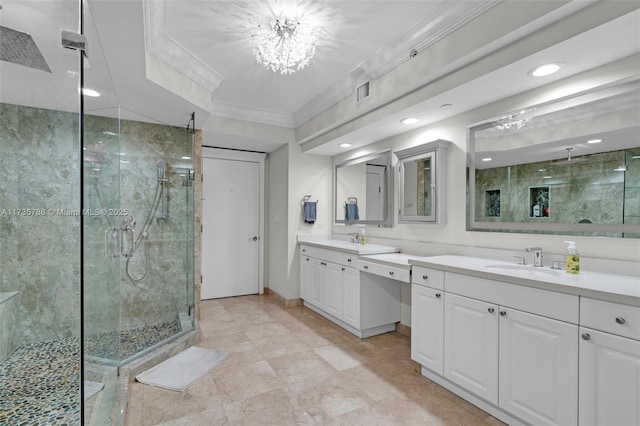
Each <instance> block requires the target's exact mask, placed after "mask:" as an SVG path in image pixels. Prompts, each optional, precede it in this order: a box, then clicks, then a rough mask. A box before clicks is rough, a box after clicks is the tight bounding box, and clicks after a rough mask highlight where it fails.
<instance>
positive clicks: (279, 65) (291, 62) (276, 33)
mask: <svg viewBox="0 0 640 426" xmlns="http://www.w3.org/2000/svg"><path fill="white" fill-rule="evenodd" d="M319 33H320V29H319V28H318V27H314V26H312V25H309V24H308V23H305V22H303V21H302V20H301V19H290V18H286V17H284V16H279V17H273V18H265V19H264V20H262V21H260V22H258V23H257V24H256V25H255V26H254V27H253V28H252V29H251V30H250V35H251V42H252V44H253V46H254V54H255V57H256V60H257V61H258V63H259V64H263V65H264V66H265V68H267V69H271V70H272V71H274V72H278V71H280V74H293V73H294V72H296V71H298V70H301V69H302V68H304V67H306V66H307V65H309V63H310V62H311V59H312V58H313V55H314V54H315V53H316V41H317V39H318V35H319Z"/></svg>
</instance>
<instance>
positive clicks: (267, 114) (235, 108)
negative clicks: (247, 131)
mask: <svg viewBox="0 0 640 426" xmlns="http://www.w3.org/2000/svg"><path fill="white" fill-rule="evenodd" d="M211 115H215V116H217V117H223V118H233V119H236V120H244V121H253V122H255V123H261V124H268V125H271V126H280V127H287V128H291V129H295V128H296V123H295V121H294V119H293V117H292V116H290V115H288V114H280V113H276V112H271V111H265V110H260V109H256V108H247V107H245V106H240V105H235V104H230V103H226V102H220V101H214V100H212V101H211Z"/></svg>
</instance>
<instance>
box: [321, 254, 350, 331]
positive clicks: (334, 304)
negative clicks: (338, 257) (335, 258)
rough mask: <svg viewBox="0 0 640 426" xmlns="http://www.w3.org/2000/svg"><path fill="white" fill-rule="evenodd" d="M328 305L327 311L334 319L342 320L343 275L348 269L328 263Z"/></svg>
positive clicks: (326, 306)
mask: <svg viewBox="0 0 640 426" xmlns="http://www.w3.org/2000/svg"><path fill="white" fill-rule="evenodd" d="M326 263H327V266H326V267H325V269H326V271H327V272H326V291H327V293H326V295H327V299H326V305H325V310H326V311H327V312H328V313H329V314H331V315H333V316H334V317H336V318H338V319H341V318H342V281H343V280H342V273H343V270H344V269H346V268H345V267H344V266H341V265H338V264H336V263H331V262H326Z"/></svg>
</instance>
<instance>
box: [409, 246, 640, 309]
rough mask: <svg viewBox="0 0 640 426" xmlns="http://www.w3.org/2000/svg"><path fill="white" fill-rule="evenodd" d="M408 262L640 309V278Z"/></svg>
mask: <svg viewBox="0 0 640 426" xmlns="http://www.w3.org/2000/svg"><path fill="white" fill-rule="evenodd" d="M408 262H409V263H410V264H411V265H415V266H423V267H427V268H434V269H440V270H443V271H448V272H456V273H460V274H466V275H473V276H476V277H480V278H487V279H492V280H497V281H503V282H508V283H513V284H519V285H526V286H529V287H537V288H541V289H545V290H552V291H557V292H562V293H568V294H575V295H579V296H585V297H593V298H596V299H601V300H609V301H612V302H619V303H625V304H628V305H635V306H640V278H638V277H630V276H626V275H613V274H603V273H598V272H589V271H581V272H580V273H579V274H577V275H573V274H568V273H566V272H565V271H564V269H562V270H557V269H550V268H546V267H543V268H534V267H533V266H531V265H526V266H525V265H516V264H514V263H509V262H504V261H497V260H492V259H482V258H477V257H468V256H430V257H415V256H413V257H411V256H409V260H408Z"/></svg>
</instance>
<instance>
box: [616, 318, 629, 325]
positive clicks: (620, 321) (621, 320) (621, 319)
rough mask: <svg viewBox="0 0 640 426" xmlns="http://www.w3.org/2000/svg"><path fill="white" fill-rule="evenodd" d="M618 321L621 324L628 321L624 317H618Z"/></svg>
mask: <svg viewBox="0 0 640 426" xmlns="http://www.w3.org/2000/svg"><path fill="white" fill-rule="evenodd" d="M616 322H617V323H618V324H620V325H622V324H624V323H625V322H627V321H626V320H625V319H624V318H622V317H617V318H616Z"/></svg>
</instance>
